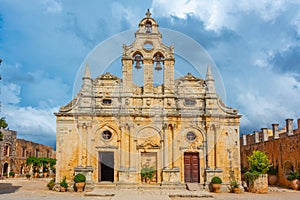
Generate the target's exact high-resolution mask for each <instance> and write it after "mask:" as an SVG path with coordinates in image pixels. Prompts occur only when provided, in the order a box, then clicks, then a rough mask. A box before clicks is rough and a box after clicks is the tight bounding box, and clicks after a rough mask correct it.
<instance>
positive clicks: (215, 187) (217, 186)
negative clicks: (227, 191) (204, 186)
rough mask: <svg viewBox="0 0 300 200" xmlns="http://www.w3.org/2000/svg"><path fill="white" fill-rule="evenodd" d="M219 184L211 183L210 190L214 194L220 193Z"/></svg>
mask: <svg viewBox="0 0 300 200" xmlns="http://www.w3.org/2000/svg"><path fill="white" fill-rule="evenodd" d="M221 186H222V185H221V184H217V183H213V184H212V188H213V190H214V192H215V193H219V192H220V189H221Z"/></svg>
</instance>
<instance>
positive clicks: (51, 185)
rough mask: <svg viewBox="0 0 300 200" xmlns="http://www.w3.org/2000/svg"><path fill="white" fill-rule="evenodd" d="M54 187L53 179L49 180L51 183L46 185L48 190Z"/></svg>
mask: <svg viewBox="0 0 300 200" xmlns="http://www.w3.org/2000/svg"><path fill="white" fill-rule="evenodd" d="M54 186H55V178H53V179H51V181H50V182H49V183H48V184H47V187H48V188H49V190H52V189H53V187H54Z"/></svg>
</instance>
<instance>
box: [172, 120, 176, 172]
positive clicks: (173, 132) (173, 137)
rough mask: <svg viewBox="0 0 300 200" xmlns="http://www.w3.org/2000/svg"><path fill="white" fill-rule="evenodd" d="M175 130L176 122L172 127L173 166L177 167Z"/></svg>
mask: <svg viewBox="0 0 300 200" xmlns="http://www.w3.org/2000/svg"><path fill="white" fill-rule="evenodd" d="M175 130H176V124H173V129H172V168H174V167H175V151H176V150H175Z"/></svg>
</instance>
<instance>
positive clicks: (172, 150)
mask: <svg viewBox="0 0 300 200" xmlns="http://www.w3.org/2000/svg"><path fill="white" fill-rule="evenodd" d="M146 45H147V46H150V47H151V48H145V46H146ZM120 48H121V47H120ZM175 48H176V47H175ZM187 51H188V49H187ZM99 56H101V55H99ZM199 56H200V55H199ZM121 61H122V78H118V77H116V76H114V75H112V74H110V73H108V72H106V73H104V74H102V75H99V76H98V77H97V78H95V79H92V78H91V75H90V71H89V67H88V65H86V69H85V73H84V76H83V78H82V80H83V83H82V87H81V90H80V91H79V93H78V94H77V96H75V97H74V99H73V100H72V101H71V102H70V103H69V104H67V105H66V106H62V107H61V108H60V110H59V112H57V113H55V115H56V118H57V130H56V131H57V134H56V137H57V138H56V141H57V143H56V147H57V154H56V155H57V166H56V180H57V181H58V182H59V181H61V180H62V178H63V177H64V176H66V178H67V180H72V178H73V177H74V175H75V174H77V173H83V174H85V175H86V177H87V187H93V186H94V185H96V184H100V185H101V182H105V183H107V182H111V183H112V184H120V185H121V184H127V185H128V184H132V185H139V184H142V183H143V182H145V180H144V178H142V176H141V171H142V170H146V169H148V170H149V169H151V170H153V171H154V176H153V177H152V178H151V179H150V182H151V184H158V185H183V184H185V183H191V182H193V183H200V184H203V185H207V184H208V183H209V182H210V180H211V178H212V177H213V176H220V177H221V178H222V179H223V182H224V183H229V181H230V180H231V179H232V178H235V179H236V180H238V181H239V180H240V145H239V124H240V117H241V116H240V115H239V114H238V111H237V110H236V109H232V108H229V107H227V106H226V105H224V103H223V102H222V100H221V99H220V98H219V97H218V95H217V93H216V90H215V85H214V78H213V75H212V73H211V70H210V67H209V66H208V67H207V73H206V78H205V80H203V79H201V78H198V77H195V76H193V75H192V74H190V73H187V75H185V76H182V77H180V78H178V79H175V80H174V65H175V59H174V47H173V46H166V45H165V44H163V42H162V35H161V33H160V32H159V29H158V24H157V22H156V21H155V20H154V19H153V18H152V17H151V13H150V12H149V11H148V12H147V13H146V17H145V18H143V19H142V20H141V21H140V23H139V27H138V30H137V31H136V33H135V40H134V41H133V43H132V44H131V45H128V46H127V45H123V53H122V60H121ZM178 67H180V66H178ZM137 69H138V70H142V71H143V74H144V84H143V86H138V85H136V84H134V78H136V77H133V70H137ZM155 70H160V71H161V73H163V84H161V85H158V86H156V85H154V83H153V73H154V72H155ZM148 181H149V180H148Z"/></svg>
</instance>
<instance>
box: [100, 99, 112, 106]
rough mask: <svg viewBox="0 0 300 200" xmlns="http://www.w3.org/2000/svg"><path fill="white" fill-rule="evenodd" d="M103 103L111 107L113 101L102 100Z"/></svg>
mask: <svg viewBox="0 0 300 200" xmlns="http://www.w3.org/2000/svg"><path fill="white" fill-rule="evenodd" d="M102 103H103V104H104V105H111V103H112V100H111V99H103V100H102Z"/></svg>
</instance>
